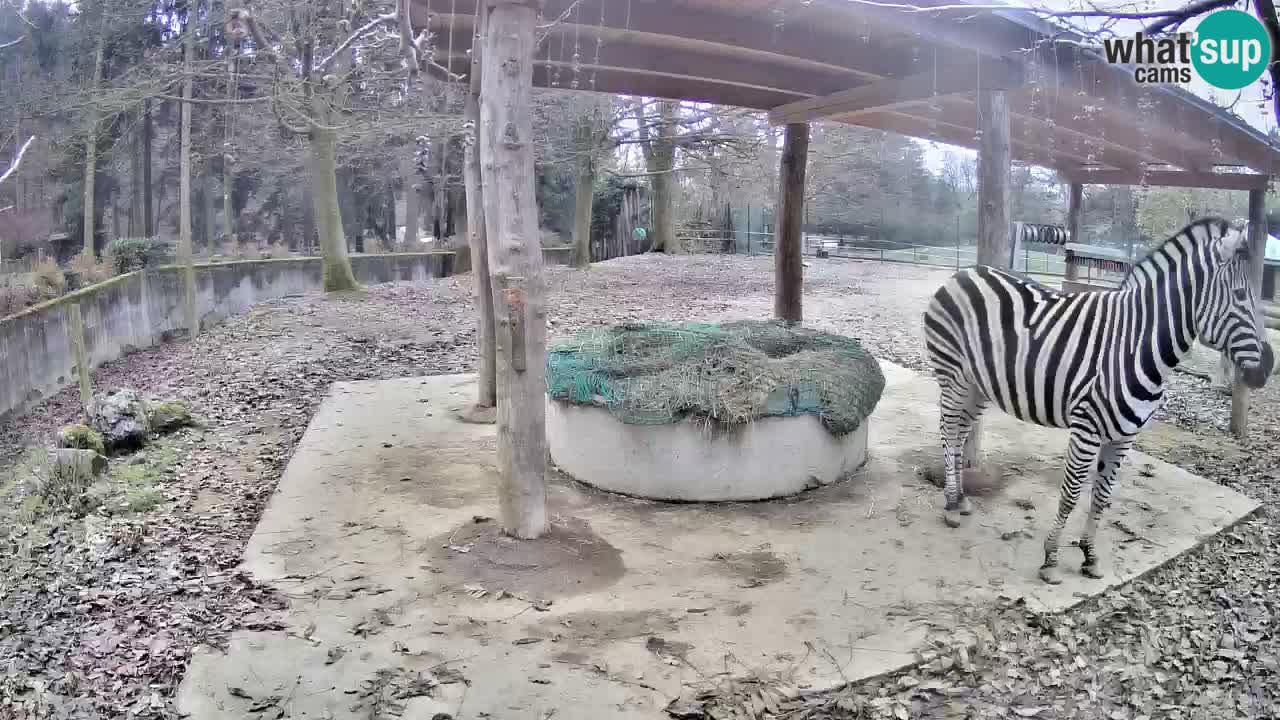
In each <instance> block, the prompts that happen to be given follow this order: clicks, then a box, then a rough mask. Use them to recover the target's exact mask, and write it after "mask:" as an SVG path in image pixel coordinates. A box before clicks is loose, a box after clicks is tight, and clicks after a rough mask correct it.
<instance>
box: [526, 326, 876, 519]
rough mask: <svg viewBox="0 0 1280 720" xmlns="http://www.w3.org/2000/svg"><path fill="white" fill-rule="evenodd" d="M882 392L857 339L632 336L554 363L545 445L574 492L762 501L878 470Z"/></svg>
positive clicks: (603, 335)
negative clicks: (874, 440) (873, 450)
mask: <svg viewBox="0 0 1280 720" xmlns="http://www.w3.org/2000/svg"><path fill="white" fill-rule="evenodd" d="M883 390H884V375H883V374H882V373H881V372H880V368H879V366H878V365H877V364H876V361H875V358H874V357H872V356H871V355H870V354H869V353H867V352H866V350H864V349H863V348H862V346H861V345H860V344H859V343H858V341H857V340H855V339H853V338H849V337H844V336H840V335H832V334H830V333H824V332H821V331H818V330H814V329H811V328H804V327H801V326H799V325H795V324H793V323H784V322H780V321H759V320H735V321H732V322H728V323H696V322H691V323H679V324H667V323H623V324H620V325H615V326H612V327H604V328H591V329H587V330H584V331H582V332H579V333H578V334H577V335H575V336H574V337H573V338H572V339H570V340H566V341H564V342H560V343H556V344H555V345H554V346H553V347H551V348H549V349H548V352H547V396H546V397H547V424H546V437H547V445H548V447H549V449H550V452H551V459H552V461H553V462H555V464H556V465H558V466H559V467H560V469H562V470H563V471H564V472H566V473H568V474H569V475H570V476H572V477H574V478H575V479H577V480H579V481H581V482H583V483H586V484H588V485H594V486H595V487H598V488H601V489H603V490H609V491H612V492H617V493H623V494H626V495H632V496H636V497H643V498H652V499H655V500H675V501H697V502H702V501H716V500H764V499H767V498H776V497H782V496H785V495H792V494H795V493H798V492H800V491H802V490H807V489H810V488H816V487H819V486H822V485H827V484H829V483H833V482H835V481H836V480H839V479H841V478H843V477H844V476H846V475H848V474H849V473H851V472H853V471H854V470H857V469H858V468H859V467H861V466H862V464H863V462H865V460H866V457H867V421H868V419H869V416H870V415H871V412H872V410H873V409H874V407H875V404H876V403H877V402H878V401H879V399H880V394H881V392H882V391H883Z"/></svg>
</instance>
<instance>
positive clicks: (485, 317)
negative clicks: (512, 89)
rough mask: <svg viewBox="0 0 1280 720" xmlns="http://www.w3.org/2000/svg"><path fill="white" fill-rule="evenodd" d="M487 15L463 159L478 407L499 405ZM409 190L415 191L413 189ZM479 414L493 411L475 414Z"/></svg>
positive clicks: (475, 49) (480, 12)
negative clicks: (484, 53) (486, 148)
mask: <svg viewBox="0 0 1280 720" xmlns="http://www.w3.org/2000/svg"><path fill="white" fill-rule="evenodd" d="M486 16H487V13H485V12H484V8H483V6H481V7H480V8H478V9H477V11H476V22H475V25H474V27H475V34H474V35H473V36H472V43H471V47H472V51H471V77H470V82H471V88H470V92H468V94H467V106H466V118H467V123H468V124H469V125H470V127H471V132H472V135H471V138H470V141H469V142H468V143H467V146H466V151H465V154H464V159H463V170H462V172H463V182H464V184H465V185H466V191H467V244H468V246H469V247H470V249H471V279H472V283H473V288H472V295H473V296H474V297H475V302H476V312H477V314H478V315H479V317H478V318H477V319H476V325H477V329H476V330H477V331H476V349H477V350H478V351H479V353H480V367H479V376H478V377H477V379H476V385H477V386H478V392H477V393H476V395H477V397H476V410H486V411H487V410H488V409H489V408H493V407H494V406H496V405H497V404H498V395H497V393H498V390H497V380H496V379H495V376H494V367H495V366H494V363H495V360H494V349H493V322H494V320H493V284H492V282H491V281H490V278H489V243H488V241H487V240H486V239H485V237H486V236H485V227H484V188H483V186H482V184H481V182H480V76H481V62H480V45H481V42H482V41H481V38H483V37H484V27H483V25H482V22H483V20H484V18H485V17H486ZM408 192H413V191H412V190H409V191H408ZM479 415H490V416H491V414H490V413H474V412H473V413H471V416H472V417H474V418H476V419H479Z"/></svg>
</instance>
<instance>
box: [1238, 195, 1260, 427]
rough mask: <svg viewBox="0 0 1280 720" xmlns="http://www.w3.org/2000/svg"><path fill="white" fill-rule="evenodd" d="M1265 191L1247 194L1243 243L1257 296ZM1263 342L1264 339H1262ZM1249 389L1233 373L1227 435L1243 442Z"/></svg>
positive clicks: (1246, 422)
mask: <svg viewBox="0 0 1280 720" xmlns="http://www.w3.org/2000/svg"><path fill="white" fill-rule="evenodd" d="M1266 203H1267V191H1266V190H1250V191H1249V237H1248V239H1247V240H1246V242H1248V243H1249V281H1250V282H1252V283H1253V287H1254V289H1256V290H1258V291H1259V293H1261V291H1262V263H1263V260H1265V259H1266V258H1265V254H1266V250H1267V204H1266ZM1254 312H1255V313H1256V314H1257V315H1259V316H1261V314H1262V298H1261V296H1259V298H1258V307H1257V308H1256V309H1255V310H1254ZM1255 320H1256V321H1257V323H1258V325H1257V326H1258V327H1260V328H1264V330H1263V332H1264V333H1265V332H1266V330H1265V327H1266V326H1265V325H1263V323H1262V320H1263V318H1262V317H1257V318H1255ZM1263 340H1264V341H1265V340H1266V338H1265V337H1264V338H1263ZM1248 421H1249V387H1248V386H1247V385H1245V384H1244V382H1243V381H1242V380H1241V379H1240V373H1238V372H1237V373H1235V382H1234V383H1232V385H1231V432H1232V433H1233V434H1235V436H1236V437H1239V438H1243V437H1245V436H1246V435H1248V434H1249V426H1248Z"/></svg>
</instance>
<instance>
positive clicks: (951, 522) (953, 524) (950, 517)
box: [942, 510, 969, 528]
mask: <svg viewBox="0 0 1280 720" xmlns="http://www.w3.org/2000/svg"><path fill="white" fill-rule="evenodd" d="M968 515H969V513H966V512H961V511H960V510H944V511H943V512H942V522H944V523H946V524H947V527H949V528H958V527H964V524H965V521H966V520H967V519H968Z"/></svg>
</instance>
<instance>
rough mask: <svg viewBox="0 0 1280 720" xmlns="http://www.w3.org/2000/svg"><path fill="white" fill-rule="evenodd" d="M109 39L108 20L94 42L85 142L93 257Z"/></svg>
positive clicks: (88, 244) (88, 246)
mask: <svg viewBox="0 0 1280 720" xmlns="http://www.w3.org/2000/svg"><path fill="white" fill-rule="evenodd" d="M106 41H107V30H106V21H105V20H103V21H102V22H101V23H100V24H99V26H98V37H97V38H96V39H95V41H94V43H93V75H92V76H91V77H90V78H89V92H90V96H89V135H88V137H87V138H86V139H85V143H84V252H85V253H86V254H87V255H88V256H89V257H93V255H94V252H93V231H94V228H95V225H94V219H95V218H96V214H95V212H94V206H93V202H94V181H95V180H96V179H97V174H98V121H99V116H100V114H101V112H100V110H99V109H98V100H97V98H96V97H95V96H96V95H97V92H98V82H99V79H100V78H101V77H102V53H103V50H104V46H105V45H106Z"/></svg>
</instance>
